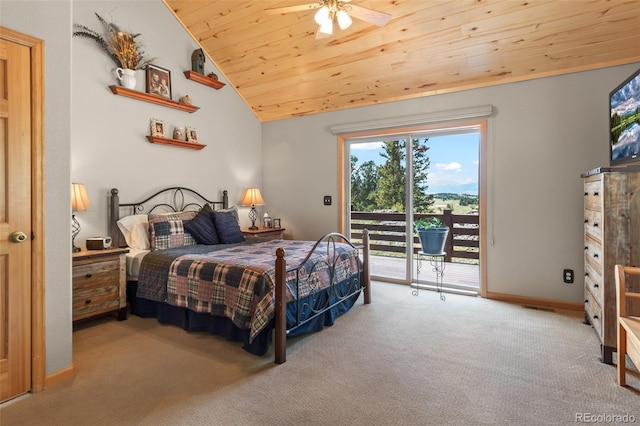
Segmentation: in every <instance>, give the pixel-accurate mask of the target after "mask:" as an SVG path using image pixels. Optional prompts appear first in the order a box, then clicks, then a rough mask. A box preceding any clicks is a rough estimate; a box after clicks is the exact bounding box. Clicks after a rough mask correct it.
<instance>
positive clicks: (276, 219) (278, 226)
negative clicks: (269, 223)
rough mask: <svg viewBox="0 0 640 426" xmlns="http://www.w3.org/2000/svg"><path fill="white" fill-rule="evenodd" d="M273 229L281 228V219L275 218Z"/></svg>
mask: <svg viewBox="0 0 640 426" xmlns="http://www.w3.org/2000/svg"><path fill="white" fill-rule="evenodd" d="M273 227H274V228H280V227H281V226H280V218H279V217H274V218H273Z"/></svg>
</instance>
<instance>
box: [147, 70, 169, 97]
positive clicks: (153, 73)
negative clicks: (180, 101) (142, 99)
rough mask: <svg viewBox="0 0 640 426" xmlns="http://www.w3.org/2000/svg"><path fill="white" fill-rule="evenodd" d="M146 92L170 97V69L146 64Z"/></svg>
mask: <svg viewBox="0 0 640 426" xmlns="http://www.w3.org/2000/svg"><path fill="white" fill-rule="evenodd" d="M147 93H151V94H152V95H158V96H162V97H163V98H167V99H171V71H169V70H166V69H164V68H160V67H157V66H155V65H147Z"/></svg>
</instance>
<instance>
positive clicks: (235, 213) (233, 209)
mask: <svg viewBox="0 0 640 426" xmlns="http://www.w3.org/2000/svg"><path fill="white" fill-rule="evenodd" d="M216 213H231V214H232V215H233V216H234V217H235V218H236V222H238V225H240V217H239V216H238V208H237V207H236V206H233V207H229V208H228V209H220V210H216Z"/></svg>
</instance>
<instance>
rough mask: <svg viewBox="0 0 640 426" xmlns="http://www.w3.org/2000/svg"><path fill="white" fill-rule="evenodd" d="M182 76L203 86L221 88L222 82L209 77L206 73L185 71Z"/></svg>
mask: <svg viewBox="0 0 640 426" xmlns="http://www.w3.org/2000/svg"><path fill="white" fill-rule="evenodd" d="M184 76H185V77H187V79H188V80H193V81H196V82H198V83H201V84H204V85H205V86H209V87H212V88H214V89H216V90H219V89H222V87H223V86H224V83H223V82H221V81H218V80H214V79H213V78H211V77H207V76H206V75H202V74H200V73H197V72H195V71H185V72H184Z"/></svg>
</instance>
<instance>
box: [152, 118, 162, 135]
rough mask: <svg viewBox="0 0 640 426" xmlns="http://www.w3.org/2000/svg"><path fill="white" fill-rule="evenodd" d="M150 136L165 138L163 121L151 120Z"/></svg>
mask: <svg viewBox="0 0 640 426" xmlns="http://www.w3.org/2000/svg"><path fill="white" fill-rule="evenodd" d="M151 136H157V137H161V138H165V137H166V136H165V125H164V121H162V120H157V119H155V118H152V119H151Z"/></svg>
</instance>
